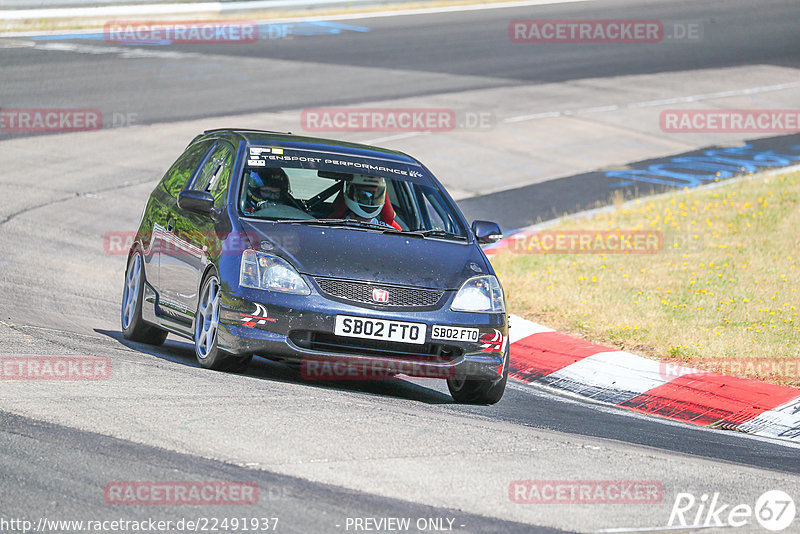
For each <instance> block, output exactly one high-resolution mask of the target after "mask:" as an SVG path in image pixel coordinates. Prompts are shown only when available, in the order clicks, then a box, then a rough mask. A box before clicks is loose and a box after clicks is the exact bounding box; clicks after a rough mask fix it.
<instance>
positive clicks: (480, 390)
mask: <svg viewBox="0 0 800 534" xmlns="http://www.w3.org/2000/svg"><path fill="white" fill-rule="evenodd" d="M508 364H509V349H508V347H506V352H505V354H504V356H503V376H502V378H500V380H480V379H471V378H465V377H454V378H448V379H447V389H449V390H450V395H452V396H453V399H455V401H456V402H458V403H460V404H486V405H489V404H496V403H497V402H499V401H500V399H502V398H503V393H505V390H506V382H508Z"/></svg>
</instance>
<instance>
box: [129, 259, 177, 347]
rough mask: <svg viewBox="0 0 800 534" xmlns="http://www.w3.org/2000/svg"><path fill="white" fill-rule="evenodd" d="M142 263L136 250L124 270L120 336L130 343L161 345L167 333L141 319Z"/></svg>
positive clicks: (143, 281)
mask: <svg viewBox="0 0 800 534" xmlns="http://www.w3.org/2000/svg"><path fill="white" fill-rule="evenodd" d="M144 284H145V276H144V262H143V261H142V255H141V253H140V252H139V251H138V250H136V251H134V252H133V254H131V257H130V259H129V260H128V267H127V269H125V287H124V289H123V290H122V313H121V320H122V335H123V336H124V337H125V339H129V340H130V341H138V342H140V343H147V344H148V345H161V344H163V343H164V341H165V340H166V339H167V331H166V330H162V329H161V328H158V327H157V326H153V325H149V324H147V323H145V322H144V320H143V319H142V303H143V299H142V295H143V294H144Z"/></svg>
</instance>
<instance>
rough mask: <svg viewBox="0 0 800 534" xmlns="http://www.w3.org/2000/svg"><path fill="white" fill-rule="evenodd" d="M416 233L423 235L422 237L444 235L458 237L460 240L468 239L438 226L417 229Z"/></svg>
mask: <svg viewBox="0 0 800 534" xmlns="http://www.w3.org/2000/svg"><path fill="white" fill-rule="evenodd" d="M414 233H415V234H417V235H421V236H422V237H443V238H445V239H457V240H459V241H466V240H467V238H466V237H464V236H463V235H458V234H454V233H452V232H447V231H445V230H439V229H438V228H434V229H432V230H417V231H416V232H414Z"/></svg>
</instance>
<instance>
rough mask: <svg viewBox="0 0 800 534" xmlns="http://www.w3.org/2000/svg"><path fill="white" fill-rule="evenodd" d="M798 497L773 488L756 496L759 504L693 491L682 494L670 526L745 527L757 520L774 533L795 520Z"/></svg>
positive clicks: (675, 507) (672, 513)
mask: <svg viewBox="0 0 800 534" xmlns="http://www.w3.org/2000/svg"><path fill="white" fill-rule="evenodd" d="M795 513H796V510H795V504H794V499H792V497H791V496H789V494H787V493H786V492H784V491H781V490H770V491H767V492H765V493H763V494H762V495H761V496H760V497H759V498H758V499H756V503H755V506H750V505H749V504H744V503H741V504H732V503H726V502H724V500H723V499H721V498H720V494H719V493H713V494H712V495H708V494H705V493H704V494H703V495H701V496H700V498H697V497H695V496H694V495H692V494H691V493H678V494H677V495H676V496H675V503H674V504H673V505H672V512H671V513H670V515H669V524H668V526H670V527H694V528H713V527H734V528H738V527H743V526H745V525H752V524H753V523H754V521H753V519H754V518H755V521H756V522H758V524H759V525H761V526H762V527H764V528H765V529H767V530H769V531H772V532H779V531H781V530H785V529H786V528H788V527H789V525H791V524H792V521H794V516H795Z"/></svg>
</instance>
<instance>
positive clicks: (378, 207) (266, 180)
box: [238, 147, 467, 240]
mask: <svg viewBox="0 0 800 534" xmlns="http://www.w3.org/2000/svg"><path fill="white" fill-rule="evenodd" d="M423 178H424V174H423V169H422V168H421V167H418V166H416V165H410V164H407V163H398V162H395V161H383V160H375V159H371V158H364V157H355V156H342V155H338V154H329V153H319V152H309V151H301V150H290V149H283V148H274V147H273V148H268V147H250V148H249V156H248V160H247V162H246V165H245V167H244V169H243V175H242V178H241V181H240V184H241V186H240V190H239V197H238V204H239V212H240V214H242V215H244V216H246V217H252V218H258V219H266V220H281V221H292V222H300V221H308V222H313V223H320V224H336V225H341V226H348V227H363V228H373V229H385V230H386V231H390V230H392V229H394V230H395V231H401V232H409V233H418V234H422V235H423V236H426V237H435V238H443V239H459V240H464V239H466V235H467V234H466V232H465V229H464V227H463V225H462V224H461V222H460V221H459V218H458V217H456V215H455V214H454V208H453V207H452V204H451V203H450V201H449V200H448V199H447V198H446V197H445V196H444V195H443V194H442V192H441V190H440V189H438V188H437V187H434V186H431V185H428V184H427V183H422V182H423V181H425V180H423Z"/></svg>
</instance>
